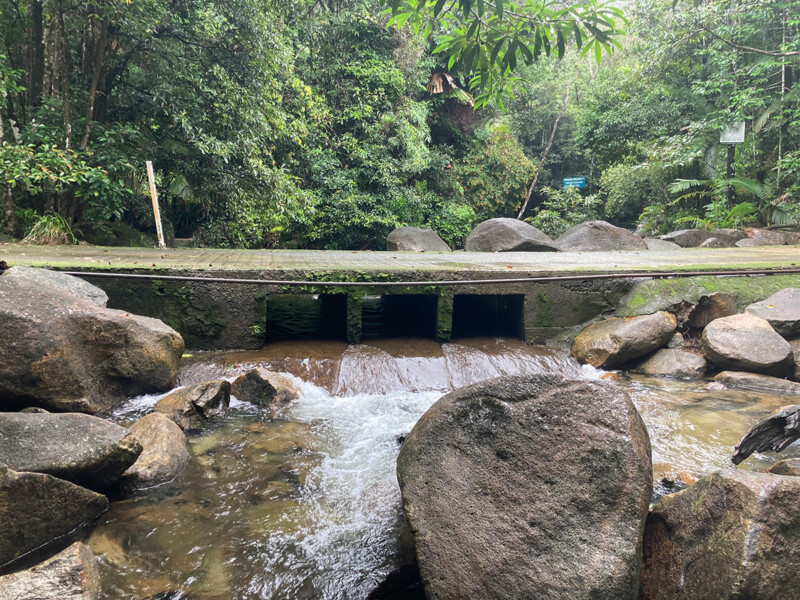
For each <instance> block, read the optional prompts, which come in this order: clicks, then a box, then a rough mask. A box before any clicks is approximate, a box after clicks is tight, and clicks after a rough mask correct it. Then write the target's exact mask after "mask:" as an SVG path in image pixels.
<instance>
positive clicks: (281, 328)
mask: <svg viewBox="0 0 800 600" xmlns="http://www.w3.org/2000/svg"><path fill="white" fill-rule="evenodd" d="M346 338H347V296H345V295H344V294H313V295H312V294H287V295H280V296H268V297H267V332H266V340H267V341H268V342H277V341H283V340H345V339H346Z"/></svg>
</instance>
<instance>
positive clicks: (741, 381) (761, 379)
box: [714, 371, 800, 396]
mask: <svg viewBox="0 0 800 600" xmlns="http://www.w3.org/2000/svg"><path fill="white" fill-rule="evenodd" d="M714 381H718V382H720V383H723V384H725V385H726V386H728V387H734V388H739V389H743V390H754V391H757V392H767V393H771V394H784V395H787V396H800V383H797V382H796V381H787V380H786V379H782V378H780V377H771V376H769V375H759V374H758V373H747V372H745V371H722V372H721V373H718V374H717V375H716V376H715V377H714Z"/></svg>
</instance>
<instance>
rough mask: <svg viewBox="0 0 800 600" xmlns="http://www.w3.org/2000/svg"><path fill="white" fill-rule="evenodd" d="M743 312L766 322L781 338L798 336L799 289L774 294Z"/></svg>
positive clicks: (799, 323)
mask: <svg viewBox="0 0 800 600" xmlns="http://www.w3.org/2000/svg"><path fill="white" fill-rule="evenodd" d="M745 312H746V313H749V314H751V315H755V316H757V317H761V318H762V319H764V320H766V321H768V322H769V324H770V325H772V328H773V329H774V330H775V331H777V332H778V333H779V334H781V335H782V336H783V337H794V336H796V335H800V288H787V289H785V290H781V291H779V292H775V293H774V294H772V295H771V296H770V297H769V298H766V299H765V300H762V301H761V302H755V303H754V304H751V305H750V306H748V307H747V308H746V309H745Z"/></svg>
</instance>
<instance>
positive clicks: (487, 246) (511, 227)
mask: <svg viewBox="0 0 800 600" xmlns="http://www.w3.org/2000/svg"><path fill="white" fill-rule="evenodd" d="M464 249H465V250H466V251H467V252H556V251H558V246H557V245H556V243H555V242H554V241H553V240H551V239H550V238H549V237H548V236H547V235H546V234H544V233H542V232H541V231H539V230H538V229H536V227H534V226H533V225H529V224H528V223H525V222H524V221H520V220H518V219H489V220H488V221H484V222H483V223H478V224H477V225H476V226H475V229H473V230H472V232H471V233H470V234H469V236H467V241H466V243H465V244H464Z"/></svg>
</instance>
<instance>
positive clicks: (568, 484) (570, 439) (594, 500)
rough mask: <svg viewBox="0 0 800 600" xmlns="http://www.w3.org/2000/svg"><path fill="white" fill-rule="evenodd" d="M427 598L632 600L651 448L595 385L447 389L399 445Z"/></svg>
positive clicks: (615, 400)
mask: <svg viewBox="0 0 800 600" xmlns="http://www.w3.org/2000/svg"><path fill="white" fill-rule="evenodd" d="M397 476H398V480H399V482H400V489H401V491H402V497H403V509H404V510H405V513H406V516H407V517H408V520H409V523H410V525H411V530H412V533H413V535H414V539H415V542H416V551H417V559H418V562H419V568H420V573H421V575H422V580H423V583H424V585H425V592H426V596H427V598H429V599H432V600H449V599H453V600H456V599H463V598H492V599H493V600H503V599H518V598H548V599H550V600H559V599H569V600H579V599H587V600H588V599H589V598H592V599H596V600H626V599H630V600H633V599H635V598H636V594H637V591H638V585H639V570H640V566H641V535H642V528H643V524H644V520H645V517H646V515H647V508H648V504H649V502H650V496H651V493H652V465H651V459H650V442H649V438H648V435H647V430H646V429H645V426H644V423H643V422H642V420H641V418H640V417H639V413H637V412H636V409H635V408H634V406H633V403H632V402H631V400H630V398H629V397H628V395H627V394H626V393H625V392H624V391H623V390H622V389H621V388H619V387H617V386H615V385H613V384H609V383H605V382H597V381H584V380H577V381H576V380H568V379H565V378H562V377H558V376H552V375H538V376H532V377H501V378H497V379H490V380H487V381H483V382H480V383H477V384H474V385H471V386H469V387H465V388H461V389H459V390H456V391H454V392H451V393H449V394H447V395H445V396H443V397H442V398H441V399H439V400H438V401H437V402H436V403H435V404H434V405H433V406H432V407H431V408H430V409H428V411H427V412H426V413H425V414H424V415H423V416H422V417H421V418H420V420H419V421H418V422H417V424H416V425H415V426H414V428H413V429H412V431H411V433H410V434H409V435H408V437H407V438H406V440H405V441H404V442H403V445H402V446H401V448H400V454H399V456H398V458H397Z"/></svg>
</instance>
